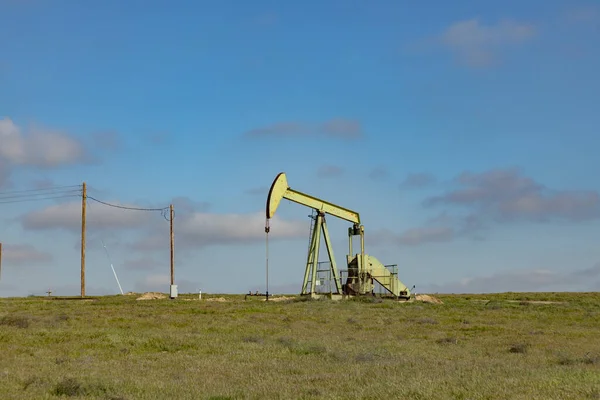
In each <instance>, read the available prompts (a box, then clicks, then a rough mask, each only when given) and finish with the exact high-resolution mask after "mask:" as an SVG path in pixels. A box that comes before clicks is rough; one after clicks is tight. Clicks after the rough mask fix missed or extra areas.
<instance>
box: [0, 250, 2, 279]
mask: <svg viewBox="0 0 600 400" xmlns="http://www.w3.org/2000/svg"><path fill="white" fill-rule="evenodd" d="M0 279H2V243H0Z"/></svg>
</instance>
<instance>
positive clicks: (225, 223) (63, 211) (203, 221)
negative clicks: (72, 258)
mask: <svg viewBox="0 0 600 400" xmlns="http://www.w3.org/2000/svg"><path fill="white" fill-rule="evenodd" d="M178 199H179V203H180V204H182V205H185V207H183V206H182V211H181V212H178V213H176V218H175V223H174V227H175V236H176V243H177V246H178V247H180V246H183V247H188V248H193V247H199V246H206V245H211V244H233V243H252V242H256V241H260V240H265V231H264V227H265V214H264V211H259V212H255V213H248V214H215V213H207V212H202V211H195V210H202V209H204V208H206V205H205V203H201V202H194V201H192V200H189V199H187V200H185V201H184V200H183V198H178ZM109 203H112V204H120V203H118V202H109ZM122 205H123V206H127V207H140V206H139V205H135V204H122ZM88 209H90V208H88ZM156 214H158V212H156ZM20 221H21V225H22V227H23V228H24V229H28V230H53V229H63V230H67V231H71V232H73V233H76V234H77V233H79V232H80V230H81V203H79V202H73V203H64V204H55V205H51V206H48V207H46V208H44V209H41V210H38V211H32V212H29V213H27V214H25V215H22V216H21V217H20ZM159 224H160V225H159ZM164 224H166V221H165V220H164V219H163V218H162V217H161V216H160V215H155V218H149V216H148V212H144V211H134V210H122V209H118V208H114V207H109V206H105V205H102V204H96V203H94V207H93V208H91V210H90V211H89V213H88V215H87V226H88V228H89V229H90V230H100V229H102V230H110V229H114V230H123V229H129V230H138V232H139V233H141V234H144V235H146V236H145V238H144V239H142V240H140V241H138V242H136V243H134V244H133V245H132V247H133V248H135V249H138V250H152V249H156V248H162V247H163V246H164V245H165V243H168V229H166V228H165V229H164V231H163V230H159V229H157V227H160V226H164ZM270 226H271V233H270V238H273V239H274V240H278V239H293V238H303V237H305V236H306V234H307V233H306V232H307V230H306V229H307V227H306V223H304V222H300V221H286V220H282V219H280V218H278V217H277V216H275V217H274V218H272V219H271V221H270ZM165 235H166V236H165Z"/></svg>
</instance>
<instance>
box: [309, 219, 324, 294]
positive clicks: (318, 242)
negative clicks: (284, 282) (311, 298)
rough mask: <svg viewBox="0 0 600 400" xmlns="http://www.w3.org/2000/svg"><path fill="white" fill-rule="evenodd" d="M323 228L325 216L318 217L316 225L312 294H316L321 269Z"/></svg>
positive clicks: (311, 283)
mask: <svg viewBox="0 0 600 400" xmlns="http://www.w3.org/2000/svg"><path fill="white" fill-rule="evenodd" d="M322 226H323V216H321V215H319V216H317V223H316V224H315V234H316V235H315V254H314V256H313V260H312V279H311V282H310V293H311V294H312V293H315V292H316V290H315V285H316V283H317V269H318V268H319V248H320V247H321V229H322Z"/></svg>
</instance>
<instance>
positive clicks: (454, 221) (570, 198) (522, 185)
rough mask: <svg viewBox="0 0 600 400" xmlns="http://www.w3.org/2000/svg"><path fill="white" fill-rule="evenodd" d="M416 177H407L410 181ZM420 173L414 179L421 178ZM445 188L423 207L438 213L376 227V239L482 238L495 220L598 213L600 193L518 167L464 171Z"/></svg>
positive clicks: (413, 242) (412, 242)
mask: <svg viewBox="0 0 600 400" xmlns="http://www.w3.org/2000/svg"><path fill="white" fill-rule="evenodd" d="M410 180H412V178H411V179H409V181H410ZM420 181H421V179H416V182H418V183H420ZM453 184H454V187H453V188H452V189H450V190H448V191H446V192H445V193H441V194H439V195H435V196H430V197H427V198H426V199H425V200H424V201H423V206H424V207H425V209H439V208H441V211H440V213H439V214H438V215H437V216H436V217H434V218H431V219H429V220H427V221H426V222H425V223H424V224H423V225H421V226H416V227H413V228H410V229H408V230H406V231H404V232H400V233H397V232H390V231H379V232H374V235H375V237H376V238H377V240H375V242H374V243H375V244H377V243H391V244H396V245H400V246H418V245H423V244H427V243H439V242H449V241H452V240H455V239H457V238H463V237H467V238H471V239H475V240H482V239H484V236H483V234H484V233H485V231H487V230H489V229H492V228H493V226H494V225H495V224H507V223H511V222H532V223H549V222H552V221H571V222H578V221H586V220H592V219H597V218H600V194H599V193H598V192H596V191H592V190H587V191H585V190H582V191H572V190H552V189H549V188H547V187H546V186H544V185H543V184H541V183H539V182H537V181H535V180H534V179H533V178H530V177H527V176H524V175H523V174H522V173H521V171H520V170H518V169H516V168H506V169H492V170H489V171H486V172H481V173H474V172H464V173H462V174H460V175H459V176H457V177H456V178H455V179H454V182H453Z"/></svg>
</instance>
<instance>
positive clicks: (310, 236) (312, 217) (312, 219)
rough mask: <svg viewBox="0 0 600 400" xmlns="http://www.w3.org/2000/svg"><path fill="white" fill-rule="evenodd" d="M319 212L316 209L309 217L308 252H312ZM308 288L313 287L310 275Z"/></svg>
mask: <svg viewBox="0 0 600 400" xmlns="http://www.w3.org/2000/svg"><path fill="white" fill-rule="evenodd" d="M316 215H317V211H316V210H315V209H313V210H312V213H311V214H310V215H309V216H308V218H310V230H309V231H308V251H309V252H310V250H311V244H312V241H313V233H314V232H313V230H314V229H315V223H316V222H317V217H316ZM306 284H307V286H308V287H310V286H311V285H312V275H309V277H308V281H307V282H306Z"/></svg>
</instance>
